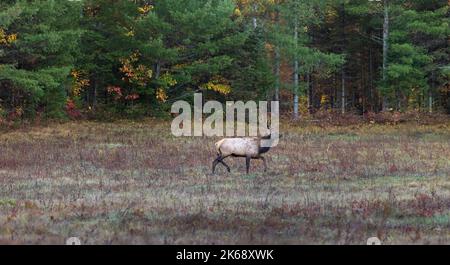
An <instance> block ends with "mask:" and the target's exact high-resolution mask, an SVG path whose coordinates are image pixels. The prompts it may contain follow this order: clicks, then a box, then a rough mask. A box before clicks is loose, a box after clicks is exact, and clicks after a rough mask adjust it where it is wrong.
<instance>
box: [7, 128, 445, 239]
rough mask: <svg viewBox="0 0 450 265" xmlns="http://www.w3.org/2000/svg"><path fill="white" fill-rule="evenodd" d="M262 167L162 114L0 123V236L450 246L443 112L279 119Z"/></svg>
mask: <svg viewBox="0 0 450 265" xmlns="http://www.w3.org/2000/svg"><path fill="white" fill-rule="evenodd" d="M282 133H283V134H284V138H282V140H281V141H280V144H279V146H277V147H276V148H274V149H273V150H271V151H270V152H269V153H268V154H266V157H267V160H268V166H269V170H268V172H266V173H263V170H262V164H261V162H260V161H252V167H251V173H250V174H249V175H246V174H245V159H242V158H241V159H232V158H231V159H229V160H228V161H227V162H229V163H228V164H229V165H230V166H231V168H232V172H231V173H227V172H226V170H225V169H224V168H223V167H222V166H221V165H219V166H218V170H217V171H216V174H215V175H212V174H211V163H212V161H213V159H214V158H215V154H214V142H215V140H217V139H216V138H174V137H172V136H171V134H170V124H169V123H168V122H161V121H155V120H148V121H145V122H139V123H133V122H125V121H124V122H120V123H95V122H81V123H80V122H78V123H66V124H54V125H50V126H45V127H44V126H43V127H33V128H27V129H19V130H15V131H10V132H3V133H1V134H0V243H6V244H35V243H38V244H44V243H45V244H63V243H64V242H65V239H66V238H68V237H71V236H77V237H79V238H80V239H81V240H82V242H83V244H234V243H240V244H365V243H366V240H367V238H369V237H372V236H377V237H379V238H380V239H381V240H382V241H383V244H450V124H443V125H433V126H419V125H415V124H410V125H408V124H402V125H395V126H394V125H391V126H386V125H362V126H354V127H326V128H322V127H318V126H312V125H309V126H293V125H283V126H282Z"/></svg>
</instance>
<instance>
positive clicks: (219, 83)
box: [200, 76, 231, 95]
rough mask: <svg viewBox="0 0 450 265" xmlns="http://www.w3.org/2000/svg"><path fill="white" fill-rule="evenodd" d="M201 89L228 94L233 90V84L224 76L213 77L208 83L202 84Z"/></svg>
mask: <svg viewBox="0 0 450 265" xmlns="http://www.w3.org/2000/svg"><path fill="white" fill-rule="evenodd" d="M200 88H201V89H205V90H212V91H216V92H218V93H220V94H223V95H228V94H230V92H231V86H230V85H229V84H228V81H227V80H226V79H225V78H223V77H222V76H215V77H213V78H212V79H211V80H210V81H209V82H208V83H206V84H203V85H202V86H200Z"/></svg>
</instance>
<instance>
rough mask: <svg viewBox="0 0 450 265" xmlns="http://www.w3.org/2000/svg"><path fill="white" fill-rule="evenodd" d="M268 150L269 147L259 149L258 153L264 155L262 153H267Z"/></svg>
mask: <svg viewBox="0 0 450 265" xmlns="http://www.w3.org/2000/svg"><path fill="white" fill-rule="evenodd" d="M269 150H270V147H261V146H260V147H259V153H260V154H264V153H267V152H269Z"/></svg>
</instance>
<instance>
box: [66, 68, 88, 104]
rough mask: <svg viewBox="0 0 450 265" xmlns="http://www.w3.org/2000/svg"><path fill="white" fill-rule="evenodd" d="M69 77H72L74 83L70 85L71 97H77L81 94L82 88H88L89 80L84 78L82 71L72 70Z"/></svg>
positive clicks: (84, 74)
mask: <svg viewBox="0 0 450 265" xmlns="http://www.w3.org/2000/svg"><path fill="white" fill-rule="evenodd" d="M70 75H71V76H72V77H73V79H74V82H73V84H72V96H74V97H78V96H80V94H81V91H82V90H83V88H85V87H87V86H89V79H88V78H86V76H87V74H86V73H85V72H84V71H80V70H76V69H74V70H72V72H71V73H70Z"/></svg>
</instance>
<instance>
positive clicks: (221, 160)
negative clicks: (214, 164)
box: [219, 158, 231, 172]
mask: <svg viewBox="0 0 450 265" xmlns="http://www.w3.org/2000/svg"><path fill="white" fill-rule="evenodd" d="M219 162H220V163H222V165H224V166H225V167H226V168H227V170H228V172H231V169H230V167H229V166H228V165H227V163H225V162H224V161H223V158H222V159H220V160H219Z"/></svg>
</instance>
